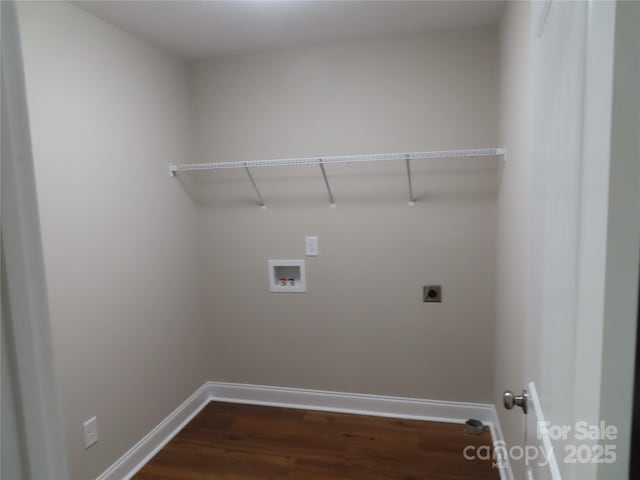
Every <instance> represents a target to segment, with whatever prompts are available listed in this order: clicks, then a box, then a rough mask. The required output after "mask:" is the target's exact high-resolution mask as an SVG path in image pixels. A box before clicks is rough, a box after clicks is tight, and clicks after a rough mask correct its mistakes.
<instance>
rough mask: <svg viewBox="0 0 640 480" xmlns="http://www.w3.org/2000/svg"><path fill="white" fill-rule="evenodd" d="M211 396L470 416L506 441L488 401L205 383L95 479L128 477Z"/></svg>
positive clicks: (437, 418) (392, 413)
mask: <svg viewBox="0 0 640 480" xmlns="http://www.w3.org/2000/svg"><path fill="white" fill-rule="evenodd" d="M210 401H218V402H229V403H244V404H251V405H265V406H274V407H286V408H300V409H307V410H323V411H330V412H340V413H353V414H358V415H375V416H383V417H393V418H406V419H415V420H428V421H432V422H447V423H464V422H465V421H466V420H467V419H469V418H475V419H478V420H481V421H482V422H483V423H485V424H486V425H488V426H489V428H490V429H491V435H492V437H493V441H494V444H502V445H503V444H504V439H503V437H502V430H501V428H500V423H499V421H498V416H497V413H496V409H495V406H494V405H491V404H483V403H467V402H447V401H442V400H428V399H419V398H406V397H389V396H382V395H370V394H360V393H344V392H329V391H325V390H310V389H302V388H289V387H273V386H265V385H250V384H240V383H227V382H207V383H205V384H204V385H202V386H201V387H200V388H199V389H198V390H197V391H196V392H195V393H194V394H193V395H191V397H189V398H188V399H187V400H186V401H185V402H184V403H183V404H182V405H180V406H179V407H178V408H177V409H176V410H175V411H173V412H172V413H171V414H170V415H169V416H168V417H167V418H166V419H164V420H163V421H162V422H161V423H160V424H159V425H158V426H157V427H155V428H154V429H153V430H152V431H151V432H149V433H148V434H147V435H146V436H145V437H144V438H143V439H142V440H140V441H139V442H138V443H137V444H136V445H134V446H133V447H132V448H131V449H130V450H129V451H128V452H127V453H125V454H124V455H123V456H122V457H121V458H120V459H119V460H118V461H117V462H116V463H114V464H113V465H112V466H111V467H110V468H109V469H107V470H106V471H105V472H104V473H103V474H102V475H100V476H99V477H98V478H97V480H129V479H130V478H131V477H132V476H133V475H134V474H135V473H136V472H137V471H138V470H140V469H141V468H142V467H143V466H144V465H145V464H146V463H147V462H148V461H149V460H150V459H151V458H152V457H153V456H154V455H155V454H156V453H157V452H158V451H159V450H160V449H161V448H162V447H163V446H164V445H166V444H167V443H168V442H169V441H170V440H171V439H172V438H173V437H174V436H175V435H176V434H177V433H178V432H179V431H180V430H181V429H182V428H183V427H184V426H185V425H186V424H187V423H188V422H189V421H190V420H191V419H192V418H193V417H195V416H196V415H197V414H198V413H199V412H200V411H201V410H202V409H203V408H204V407H205V406H206V405H207V403H209V402H210ZM498 442H501V443H498ZM502 460H504V465H506V466H505V467H504V468H501V469H499V471H500V478H501V480H513V473H512V471H511V466H510V464H509V462H508V459H502Z"/></svg>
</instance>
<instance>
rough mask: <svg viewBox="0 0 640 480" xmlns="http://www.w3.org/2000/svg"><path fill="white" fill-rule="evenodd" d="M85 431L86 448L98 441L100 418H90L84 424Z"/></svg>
mask: <svg viewBox="0 0 640 480" xmlns="http://www.w3.org/2000/svg"><path fill="white" fill-rule="evenodd" d="M82 429H83V431H84V448H89V447H90V446H91V445H93V444H94V443H96V442H97V441H98V419H97V418H96V417H93V418H90V419H89V420H87V421H86V422H84V423H83V424H82Z"/></svg>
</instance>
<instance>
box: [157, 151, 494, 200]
mask: <svg viewBox="0 0 640 480" xmlns="http://www.w3.org/2000/svg"><path fill="white" fill-rule="evenodd" d="M504 153H505V150H504V148H476V149H467V150H440V151H433V152H406V153H374V154H367V155H343V156H327V157H302V158H286V159H274V160H252V161H246V162H210V163H185V164H175V165H174V164H171V165H170V166H169V171H170V173H171V175H172V176H175V175H176V173H178V172H189V171H202V170H222V169H231V168H236V169H237V168H242V169H244V170H245V171H246V172H247V175H248V176H249V180H250V181H251V184H252V185H253V188H254V189H255V191H256V194H257V196H258V199H259V202H258V204H259V205H261V206H262V208H266V206H265V203H264V201H263V199H262V195H261V194H260V191H259V190H258V187H257V185H256V182H255V180H254V179H253V176H252V175H251V171H250V170H249V169H250V168H262V167H296V166H309V165H319V166H320V169H321V171H322V176H323V178H324V182H325V184H326V186H327V191H328V194H329V200H330V202H331V203H330V205H331V207H335V200H334V197H333V192H332V191H331V187H330V186H329V179H328V178H327V173H326V171H325V168H324V166H325V165H330V164H346V163H366V162H392V161H398V160H403V161H405V163H406V168H407V178H408V182H409V206H410V207H413V206H414V205H415V199H414V196H413V189H412V186H411V165H410V162H411V160H430V159H436V158H461V157H468V158H474V157H496V156H502V155H504Z"/></svg>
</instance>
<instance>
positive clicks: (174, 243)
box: [19, 2, 209, 479]
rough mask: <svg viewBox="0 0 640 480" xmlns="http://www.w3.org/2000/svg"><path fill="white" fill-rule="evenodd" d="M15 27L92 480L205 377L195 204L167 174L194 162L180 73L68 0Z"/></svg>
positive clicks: (69, 395) (79, 443)
mask: <svg viewBox="0 0 640 480" xmlns="http://www.w3.org/2000/svg"><path fill="white" fill-rule="evenodd" d="M19 20H20V27H21V31H22V41H23V48H24V62H25V71H26V80H27V96H28V102H29V110H30V112H29V113H30V117H31V126H32V139H33V150H34V163H35V171H36V182H37V186H38V195H39V208H40V214H41V226H42V235H43V245H44V257H45V267H46V274H47V283H48V289H49V303H50V314H51V322H52V328H53V343H54V354H55V360H56V362H55V363H56V370H57V373H58V376H57V378H58V379H59V381H60V386H61V405H62V406H63V415H64V424H65V432H66V440H67V447H68V451H69V465H70V472H71V477H72V478H73V479H87V478H94V477H95V476H97V475H98V474H99V473H101V472H102V471H103V470H104V469H105V468H107V467H108V466H109V465H110V464H111V463H113V462H114V461H115V459H116V458H118V457H119V456H120V455H121V454H122V453H124V452H125V451H126V450H127V449H128V448H129V447H131V446H132V445H133V444H134V443H135V442H137V441H138V440H139V439H140V438H141V437H142V436H144V435H145V434H146V433H147V432H148V431H149V430H150V429H151V428H152V427H154V426H155V425H157V424H158V423H159V422H160V421H161V420H162V419H163V418H164V417H165V416H166V415H167V414H168V413H170V412H171V411H172V410H173V409H174V408H175V407H176V406H177V405H179V404H180V403H181V402H182V401H183V400H184V399H185V398H187V397H188V396H189V395H190V394H191V393H192V392H193V391H194V390H195V389H196V388H197V387H198V386H199V385H201V384H202V382H203V381H204V380H205V379H207V378H208V377H209V375H208V373H207V372H206V371H205V369H204V368H203V367H204V365H205V361H204V343H203V341H202V339H203V338H204V335H203V323H202V322H201V320H202V316H201V311H200V305H201V303H202V301H201V299H200V298H199V296H198V291H199V290H198V287H199V282H198V279H197V276H196V263H197V262H198V258H197V257H196V254H195V245H196V227H195V225H196V224H195V221H196V216H195V209H194V208H193V205H192V203H191V200H190V199H189V197H188V196H187V195H186V194H185V192H184V190H183V189H182V188H181V187H180V186H179V185H178V184H177V183H176V182H175V181H174V180H173V179H171V178H169V176H168V170H167V165H168V164H169V162H183V161H186V160H188V159H189V158H190V151H189V146H190V145H189V136H188V135H189V105H188V78H187V68H186V66H185V65H184V64H182V63H181V62H178V61H176V60H174V59H173V58H171V57H169V56H167V55H165V54H163V53H161V52H159V51H157V50H155V49H153V48H151V47H150V46H148V45H146V44H144V43H142V42H140V41H138V40H136V39H134V38H132V37H130V36H129V35H126V34H124V33H123V32H121V31H119V30H118V29H116V28H114V27H112V26H110V25H108V24H106V23H104V22H102V21H100V20H97V19H96V18H94V17H92V16H91V15H88V14H87V13H85V12H83V11H81V10H79V9H77V8H76V7H74V6H71V5H69V4H66V3H60V2H37V3H30V2H23V3H20V5H19ZM93 415H97V417H98V431H99V442H98V443H97V444H96V445H95V446H93V447H91V448H90V449H89V450H86V451H85V450H84V444H83V439H82V422H83V421H84V420H86V419H88V418H90V417H92V416H93Z"/></svg>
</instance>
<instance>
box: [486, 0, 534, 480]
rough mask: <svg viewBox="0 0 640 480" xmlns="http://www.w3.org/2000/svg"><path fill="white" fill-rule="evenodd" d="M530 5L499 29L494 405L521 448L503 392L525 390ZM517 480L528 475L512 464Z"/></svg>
mask: <svg viewBox="0 0 640 480" xmlns="http://www.w3.org/2000/svg"><path fill="white" fill-rule="evenodd" d="M530 16H531V5H530V4H529V3H528V2H509V3H508V4H507V7H506V10H505V13H504V16H503V18H502V21H501V26H500V143H501V144H502V145H504V146H505V147H506V149H507V158H506V161H505V163H504V164H503V168H502V171H501V179H500V194H499V196H498V237H497V245H498V256H497V304H496V326H495V356H494V358H495V372H494V375H495V387H494V394H493V397H492V403H495V404H496V405H497V406H498V415H499V418H500V423H501V425H502V430H503V434H504V437H505V440H506V442H507V444H508V445H521V444H522V442H523V439H524V417H523V416H522V415H521V414H520V412H519V411H515V412H509V411H507V410H505V409H503V408H502V407H501V403H502V400H501V398H502V392H504V391H505V390H513V391H514V392H517V393H519V392H520V391H521V389H522V388H523V387H524V381H525V378H524V373H525V372H524V364H523V358H524V354H523V352H524V346H525V344H524V330H525V320H526V317H527V294H528V289H529V283H528V279H529V267H528V263H527V261H528V260H527V259H528V257H529V238H530V223H531V216H530V213H529V212H531V206H530V203H529V202H530V197H531V194H530V190H531V184H530V182H531V180H530V174H531V168H532V167H531V155H530V148H531V135H532V128H533V125H532V111H531V109H532V106H531V98H532V95H531V88H532V86H531V80H530V78H531V55H530V44H529V41H530ZM513 467H514V471H515V473H516V477H517V478H518V476H519V475H521V474H524V472H523V471H522V470H521V466H519V465H514V466H513Z"/></svg>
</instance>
